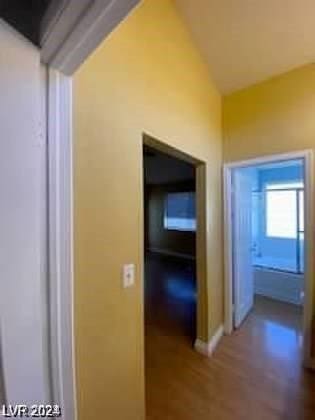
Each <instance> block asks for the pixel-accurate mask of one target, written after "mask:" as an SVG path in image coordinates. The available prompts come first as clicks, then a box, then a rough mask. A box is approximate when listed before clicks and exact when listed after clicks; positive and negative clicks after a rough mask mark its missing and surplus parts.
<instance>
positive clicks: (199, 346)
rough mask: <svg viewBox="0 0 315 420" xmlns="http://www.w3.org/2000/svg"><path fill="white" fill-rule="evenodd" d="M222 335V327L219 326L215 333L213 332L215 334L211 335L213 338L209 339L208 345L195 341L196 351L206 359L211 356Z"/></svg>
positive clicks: (198, 340)
mask: <svg viewBox="0 0 315 420" xmlns="http://www.w3.org/2000/svg"><path fill="white" fill-rule="evenodd" d="M223 334H224V327H223V325H220V327H219V328H218V329H217V331H216V332H215V334H214V335H213V337H212V338H211V339H210V341H209V342H208V343H206V342H204V341H202V340H200V339H199V338H197V340H196V341H195V349H196V351H197V352H198V353H200V354H203V355H204V356H207V357H210V356H212V354H213V352H214V350H215V349H216V347H217V345H218V344H219V341H220V340H221V338H222V336H223Z"/></svg>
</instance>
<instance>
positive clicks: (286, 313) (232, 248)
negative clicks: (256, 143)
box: [225, 152, 312, 364]
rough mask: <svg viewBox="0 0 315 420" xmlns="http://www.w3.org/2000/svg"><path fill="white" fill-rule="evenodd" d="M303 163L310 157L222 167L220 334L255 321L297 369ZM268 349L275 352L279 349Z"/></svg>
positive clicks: (305, 326)
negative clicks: (283, 348) (293, 356)
mask: <svg viewBox="0 0 315 420" xmlns="http://www.w3.org/2000/svg"><path fill="white" fill-rule="evenodd" d="M310 161H311V153H310V152H301V153H295V154H290V155H280V156H274V157H271V158H270V157H268V158H262V159H253V160H249V161H246V162H237V163H233V164H230V165H226V166H225V218H226V219H225V220H226V227H225V256H226V280H225V281H226V297H225V298H226V312H225V329H226V332H227V333H231V332H233V331H234V330H235V329H239V328H242V327H243V326H244V325H245V324H246V323H248V322H253V319H256V321H257V319H259V321H260V322H262V323H263V325H265V326H266V328H267V326H269V327H268V328H269V332H270V331H271V330H273V331H274V333H275V335H277V336H281V334H282V335H283V340H282V341H286V343H287V344H286V347H287V349H286V350H288V348H291V349H292V352H293V353H294V354H299V353H301V361H302V360H304V363H305V364H308V360H309V358H310V341H309V332H310V325H311V313H312V312H311V296H312V292H311V274H310V271H311V265H310V264H309V261H310V249H311V243H310V242H311V235H310V232H311V231H312V229H311V223H312V219H311V213H312V209H311V200H309V197H310V191H311V185H310V182H311V177H310V167H311V164H310ZM267 333H268V332H267V331H266V334H267ZM267 335H268V334H267ZM267 335H266V336H267ZM271 341H272V340H271ZM290 346H291V347H290ZM276 347H277V349H276V350H278V351H280V350H279V349H280V348H281V343H280V341H278V342H277V343H276ZM301 348H303V351H300V350H301Z"/></svg>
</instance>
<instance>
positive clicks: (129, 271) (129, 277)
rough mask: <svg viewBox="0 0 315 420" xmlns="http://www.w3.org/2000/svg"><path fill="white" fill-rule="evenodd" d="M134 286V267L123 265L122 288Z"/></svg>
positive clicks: (132, 265)
mask: <svg viewBox="0 0 315 420" xmlns="http://www.w3.org/2000/svg"><path fill="white" fill-rule="evenodd" d="M134 284H135V265H134V264H125V265H124V267H123V287H124V288H125V289H126V288H127V287H132V286H133V285H134Z"/></svg>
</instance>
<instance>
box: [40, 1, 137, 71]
mask: <svg viewBox="0 0 315 420" xmlns="http://www.w3.org/2000/svg"><path fill="white" fill-rule="evenodd" d="M139 3H140V0H80V1H78V0H69V1H67V2H65V1H59V2H58V3H56V4H57V6H56V7H55V8H54V9H48V11H47V13H48V15H46V16H45V17H44V22H45V24H46V26H47V30H46V31H45V28H43V29H42V39H41V59H42V62H43V63H45V64H47V65H49V66H51V67H53V68H55V69H57V70H59V71H60V72H62V73H64V74H65V75H68V76H70V75H72V74H73V73H74V72H75V71H76V70H77V69H78V68H79V67H80V65H81V64H82V63H83V62H84V61H85V60H86V59H87V58H88V57H89V55H91V53H92V52H93V51H94V50H95V49H96V48H97V47H98V46H99V45H100V43H101V42H102V41H103V40H104V38H105V37H106V36H107V35H109V33H111V32H112V30H113V29H114V28H115V27H116V26H117V25H118V24H119V23H120V22H121V21H122V20H123V19H124V18H125V17H126V16H127V15H128V14H129V13H130V12H131V11H132V10H133V9H134V7H135V6H137V5H138V4H139Z"/></svg>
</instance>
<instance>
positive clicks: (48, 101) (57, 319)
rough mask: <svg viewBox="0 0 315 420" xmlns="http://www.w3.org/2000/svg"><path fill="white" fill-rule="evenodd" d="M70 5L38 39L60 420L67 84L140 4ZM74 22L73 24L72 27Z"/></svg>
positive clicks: (66, 319) (67, 313) (66, 276)
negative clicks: (43, 78)
mask: <svg viewBox="0 0 315 420" xmlns="http://www.w3.org/2000/svg"><path fill="white" fill-rule="evenodd" d="M77 3H78V2H77V1H76V0H70V1H65V0H62V2H61V7H59V6H57V9H54V8H55V5H52V8H53V9H54V10H52V9H50V10H49V14H50V16H49V18H51V19H50V20H51V22H50V24H49V26H48V31H47V33H45V34H42V35H43V42H42V46H41V49H40V56H41V62H42V64H43V65H44V66H45V69H46V89H45V105H46V107H45V110H44V113H45V118H46V121H45V122H46V124H45V129H46V131H45V134H46V141H47V149H48V150H47V159H46V162H45V163H46V173H47V178H48V179H47V185H46V200H47V219H48V220H47V223H46V224H47V229H46V230H47V248H48V250H47V251H48V252H47V254H48V256H47V260H48V261H47V265H48V267H47V277H48V296H47V304H48V307H49V309H48V310H49V328H48V330H49V331H48V334H49V339H48V341H49V350H48V352H49V356H50V366H49V370H50V372H49V382H50V383H49V385H50V391H51V392H50V394H51V399H52V403H55V404H59V405H60V406H61V410H62V411H61V417H60V418H61V420H75V419H77V418H78V408H77V396H78V394H77V388H76V360H75V354H76V352H75V322H74V318H75V316H74V289H75V288H74V257H73V254H74V232H73V230H74V229H73V219H74V215H73V208H74V198H73V120H72V112H73V102H72V99H73V90H72V80H73V79H72V78H73V76H74V74H75V73H76V71H77V70H78V69H79V68H80V66H81V65H82V64H83V63H84V61H85V60H86V59H87V58H88V57H89V56H90V55H91V54H92V53H93V52H94V51H95V49H96V48H97V47H98V46H99V45H100V44H101V43H102V42H103V41H104V39H105V38H106V37H107V36H108V35H109V34H110V33H111V32H112V31H113V30H114V29H115V28H116V27H117V26H118V25H119V24H120V23H121V22H122V21H123V20H124V18H126V16H127V15H128V14H129V13H131V12H132V11H133V10H134V8H135V7H136V6H137V5H138V4H140V0H111V1H110V0H106V1H104V0H95V1H92V0H85V1H84V4H85V6H86V7H85V8H84V11H82V10H81V9H80V8H78V4H77ZM74 22H75V24H74Z"/></svg>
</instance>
